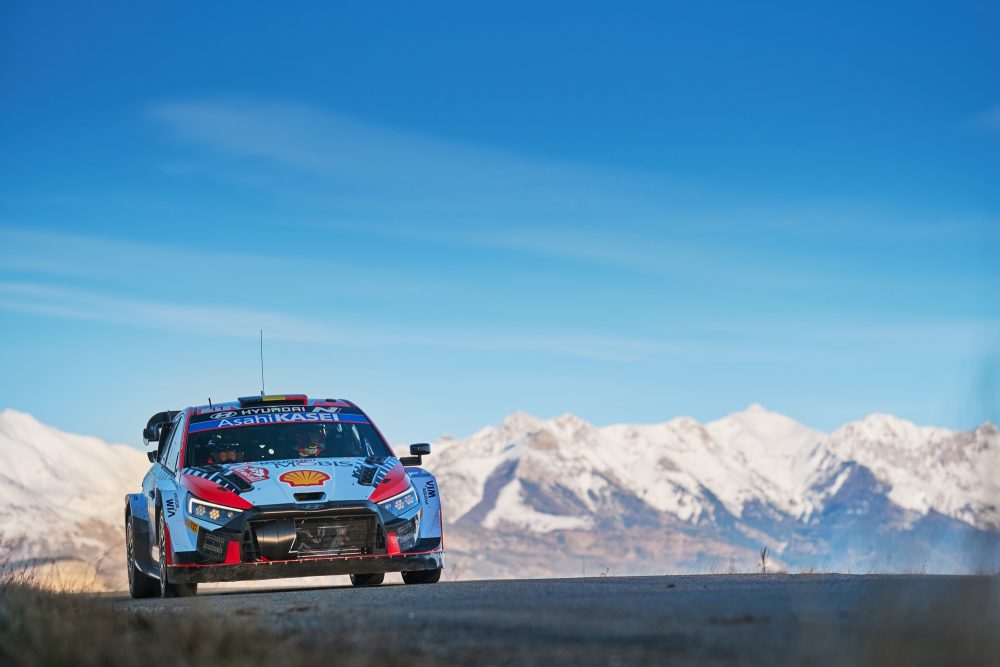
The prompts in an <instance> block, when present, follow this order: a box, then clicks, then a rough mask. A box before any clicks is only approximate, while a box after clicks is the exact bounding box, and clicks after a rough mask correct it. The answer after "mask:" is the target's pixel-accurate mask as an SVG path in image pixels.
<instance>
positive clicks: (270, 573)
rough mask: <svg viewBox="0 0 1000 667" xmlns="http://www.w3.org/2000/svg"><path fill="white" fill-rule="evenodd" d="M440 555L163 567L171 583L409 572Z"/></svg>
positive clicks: (432, 566) (435, 565) (434, 565)
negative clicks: (165, 568)
mask: <svg viewBox="0 0 1000 667" xmlns="http://www.w3.org/2000/svg"><path fill="white" fill-rule="evenodd" d="M443 556H444V552H443V551H440V550H438V551H430V552H424V553H409V554H401V555H398V556H337V557H333V558H301V559H297V560H280V561H259V562H253V563H236V564H219V565H171V566H169V567H168V568H167V569H168V570H169V573H168V575H167V576H168V578H169V580H170V583H172V584H174V583H176V584H194V583H208V582H224V581H249V580H255V579H283V578H286V577H319V576H329V575H335V574H370V573H375V572H412V571H414V570H436V569H439V568H441V567H443Z"/></svg>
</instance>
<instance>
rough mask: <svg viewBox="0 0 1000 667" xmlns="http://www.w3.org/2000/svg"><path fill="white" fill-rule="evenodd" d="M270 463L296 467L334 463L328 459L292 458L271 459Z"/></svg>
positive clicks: (278, 465) (279, 466)
mask: <svg viewBox="0 0 1000 667" xmlns="http://www.w3.org/2000/svg"><path fill="white" fill-rule="evenodd" d="M271 465H272V466H274V467H275V468H297V467H299V466H332V465H334V463H333V462H332V461H328V460H317V459H292V460H290V461H273V462H272V463H271ZM337 465H339V464H337Z"/></svg>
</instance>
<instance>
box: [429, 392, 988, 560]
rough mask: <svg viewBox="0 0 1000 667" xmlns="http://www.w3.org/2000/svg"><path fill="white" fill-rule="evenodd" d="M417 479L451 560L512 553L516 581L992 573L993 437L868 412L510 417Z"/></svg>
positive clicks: (446, 448)
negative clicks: (538, 576)
mask: <svg viewBox="0 0 1000 667" xmlns="http://www.w3.org/2000/svg"><path fill="white" fill-rule="evenodd" d="M428 467H429V468H430V469H431V470H433V471H434V472H435V473H436V474H438V475H439V477H440V479H441V488H442V498H443V499H444V502H445V503H446V507H445V509H446V517H448V520H449V521H451V522H452V523H454V524H455V526H456V528H459V529H460V530H453V531H452V533H451V534H452V535H456V534H457V535H459V538H458V539H459V540H460V543H459V545H458V547H459V549H462V550H466V551H467V553H468V554H469V556H471V557H472V558H475V554H476V552H477V546H476V545H477V542H485V543H489V544H491V545H497V544H499V545H501V547H502V545H503V544H504V543H505V542H510V543H512V544H516V545H519V547H518V549H517V553H516V555H515V556H513V557H511V558H510V559H509V560H511V561H514V562H519V563H521V565H520V567H522V568H527V569H529V570H530V571H555V572H558V573H562V574H572V573H576V572H580V571H582V570H583V568H584V567H586V565H587V563H588V562H589V563H590V565H591V568H592V571H593V570H594V569H596V570H599V571H604V570H609V571H612V572H618V573H623V572H646V571H649V572H653V571H665V570H671V571H674V570H677V569H682V570H711V569H722V570H725V569H728V568H730V567H735V568H737V569H741V570H745V569H751V568H753V567H755V566H756V565H757V559H758V558H759V555H758V552H759V550H760V549H761V548H763V547H764V546H767V547H768V548H769V550H770V553H771V554H772V559H773V560H774V561H776V562H775V563H774V565H777V566H779V567H781V566H784V567H791V568H793V569H794V568H817V569H824V570H829V569H836V570H842V571H846V570H849V571H855V572H856V571H869V570H877V571H886V570H925V569H926V570H933V571H964V570H978V569H994V568H996V567H998V566H1000V557H998V548H997V531H998V529H1000V510H998V506H1000V483H998V481H997V480H998V479H1000V435H998V432H997V429H996V427H995V426H993V425H992V424H984V425H983V426H981V427H980V428H978V429H976V430H975V431H970V432H951V431H947V430H944V429H937V428H921V427H917V426H915V425H914V424H912V423H910V422H907V421H905V420H902V419H898V418H895V417H892V416H889V415H879V414H876V415H871V416H869V417H866V418H864V419H862V420H860V421H857V422H852V423H850V424H847V425H845V426H843V427H841V428H840V429H838V430H837V431H835V432H834V433H832V434H829V435H828V434H825V433H822V432H819V431H815V430H813V429H810V428H808V427H806V426H804V425H802V424H800V423H798V422H796V421H794V420H792V419H789V418H788V417H785V416H783V415H780V414H776V413H773V412H769V411H767V410H765V409H764V408H762V407H760V406H757V405H754V406H751V407H750V408H748V409H747V410H745V411H743V412H738V413H735V414H732V415H729V416H727V417H725V418H723V419H720V420H718V421H714V422H710V423H708V424H704V425H703V424H699V423H698V422H696V421H694V420H693V419H690V418H678V419H674V420H671V421H668V422H665V423H662V424H650V425H632V424H622V425H613V426H607V427H603V428H597V427H594V426H592V425H590V424H588V423H586V422H584V421H583V420H581V419H579V418H577V417H574V416H573V415H563V416H561V417H557V418H555V419H550V420H541V419H537V418H535V417H531V416H529V415H525V414H522V413H516V414H513V415H511V416H510V417H508V418H507V419H505V420H504V421H503V423H502V424H500V425H499V426H497V427H487V428H485V429H482V430H481V431H479V432H477V433H475V434H473V435H472V436H470V437H468V438H466V439H463V440H447V441H443V442H440V443H438V448H437V450H436V451H435V454H434V455H433V456H432V457H429V458H428ZM454 541H455V540H454V539H453V540H452V542H453V544H454ZM535 554H538V555H535ZM490 558H492V557H487V559H486V560H490ZM499 558H501V559H507V557H506V556H505V555H501V556H499ZM536 561H537V562H536ZM470 567H472V568H473V569H474V570H477V569H482V568H484V567H488V565H485V564H482V563H478V564H473V565H470ZM511 567H514V565H513V564H512V565H511Z"/></svg>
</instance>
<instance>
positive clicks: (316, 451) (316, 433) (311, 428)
mask: <svg viewBox="0 0 1000 667" xmlns="http://www.w3.org/2000/svg"><path fill="white" fill-rule="evenodd" d="M295 446H296V449H297V450H298V452H299V458H302V459H312V458H317V457H319V456H320V455H321V454H322V453H323V450H324V449H326V428H325V427H323V426H322V425H318V424H317V425H312V424H310V425H308V426H302V427H300V428H299V429H298V430H297V431H296V432H295Z"/></svg>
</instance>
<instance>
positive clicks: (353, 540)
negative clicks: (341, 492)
mask: <svg viewBox="0 0 1000 667" xmlns="http://www.w3.org/2000/svg"><path fill="white" fill-rule="evenodd" d="M377 526H378V522H377V521H376V519H375V516H374V515H373V514H364V515H353V516H337V517H325V518H320V519H296V520H295V543H294V544H293V545H292V548H291V550H290V551H289V554H290V555H293V556H300V557H307V556H350V555H361V554H370V553H373V552H374V551H375V541H376V533H377V530H376V529H377Z"/></svg>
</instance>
